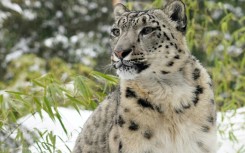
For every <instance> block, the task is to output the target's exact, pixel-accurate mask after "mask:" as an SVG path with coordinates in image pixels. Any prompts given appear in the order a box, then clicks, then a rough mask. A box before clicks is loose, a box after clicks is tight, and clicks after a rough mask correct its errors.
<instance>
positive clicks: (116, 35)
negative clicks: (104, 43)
mask: <svg viewBox="0 0 245 153" xmlns="http://www.w3.org/2000/svg"><path fill="white" fill-rule="evenodd" d="M111 33H112V35H113V36H114V37H118V36H120V29H117V28H113V29H112V30H111Z"/></svg>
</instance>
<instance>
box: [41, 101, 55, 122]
mask: <svg viewBox="0 0 245 153" xmlns="http://www.w3.org/2000/svg"><path fill="white" fill-rule="evenodd" d="M44 104H45V106H46V107H45V108H46V109H45V111H46V112H47V113H48V115H49V116H50V118H51V119H52V120H54V119H55V118H54V113H53V111H52V106H51V104H50V101H49V100H48V98H47V97H44Z"/></svg>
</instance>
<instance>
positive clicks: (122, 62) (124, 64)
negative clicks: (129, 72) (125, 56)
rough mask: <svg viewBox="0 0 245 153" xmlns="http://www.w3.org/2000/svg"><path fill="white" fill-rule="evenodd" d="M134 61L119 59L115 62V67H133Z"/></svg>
mask: <svg viewBox="0 0 245 153" xmlns="http://www.w3.org/2000/svg"><path fill="white" fill-rule="evenodd" d="M133 65H134V64H133V63H132V62H129V61H127V60H119V61H118V62H116V63H114V67H115V68H116V69H119V68H123V67H124V68H126V67H128V68H130V67H133Z"/></svg>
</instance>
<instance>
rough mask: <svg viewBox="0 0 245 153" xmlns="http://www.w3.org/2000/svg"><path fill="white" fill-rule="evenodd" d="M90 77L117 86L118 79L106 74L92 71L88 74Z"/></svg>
mask: <svg viewBox="0 0 245 153" xmlns="http://www.w3.org/2000/svg"><path fill="white" fill-rule="evenodd" d="M90 75H91V76H92V77H94V78H96V79H98V80H102V81H106V82H107V83H110V84H114V85H115V84H117V83H118V77H116V76H113V75H108V74H103V73H100V72H97V71H93V72H91V73H90Z"/></svg>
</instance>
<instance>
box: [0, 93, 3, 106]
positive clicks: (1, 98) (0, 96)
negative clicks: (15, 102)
mask: <svg viewBox="0 0 245 153" xmlns="http://www.w3.org/2000/svg"><path fill="white" fill-rule="evenodd" d="M2 104H3V95H0V105H2Z"/></svg>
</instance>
